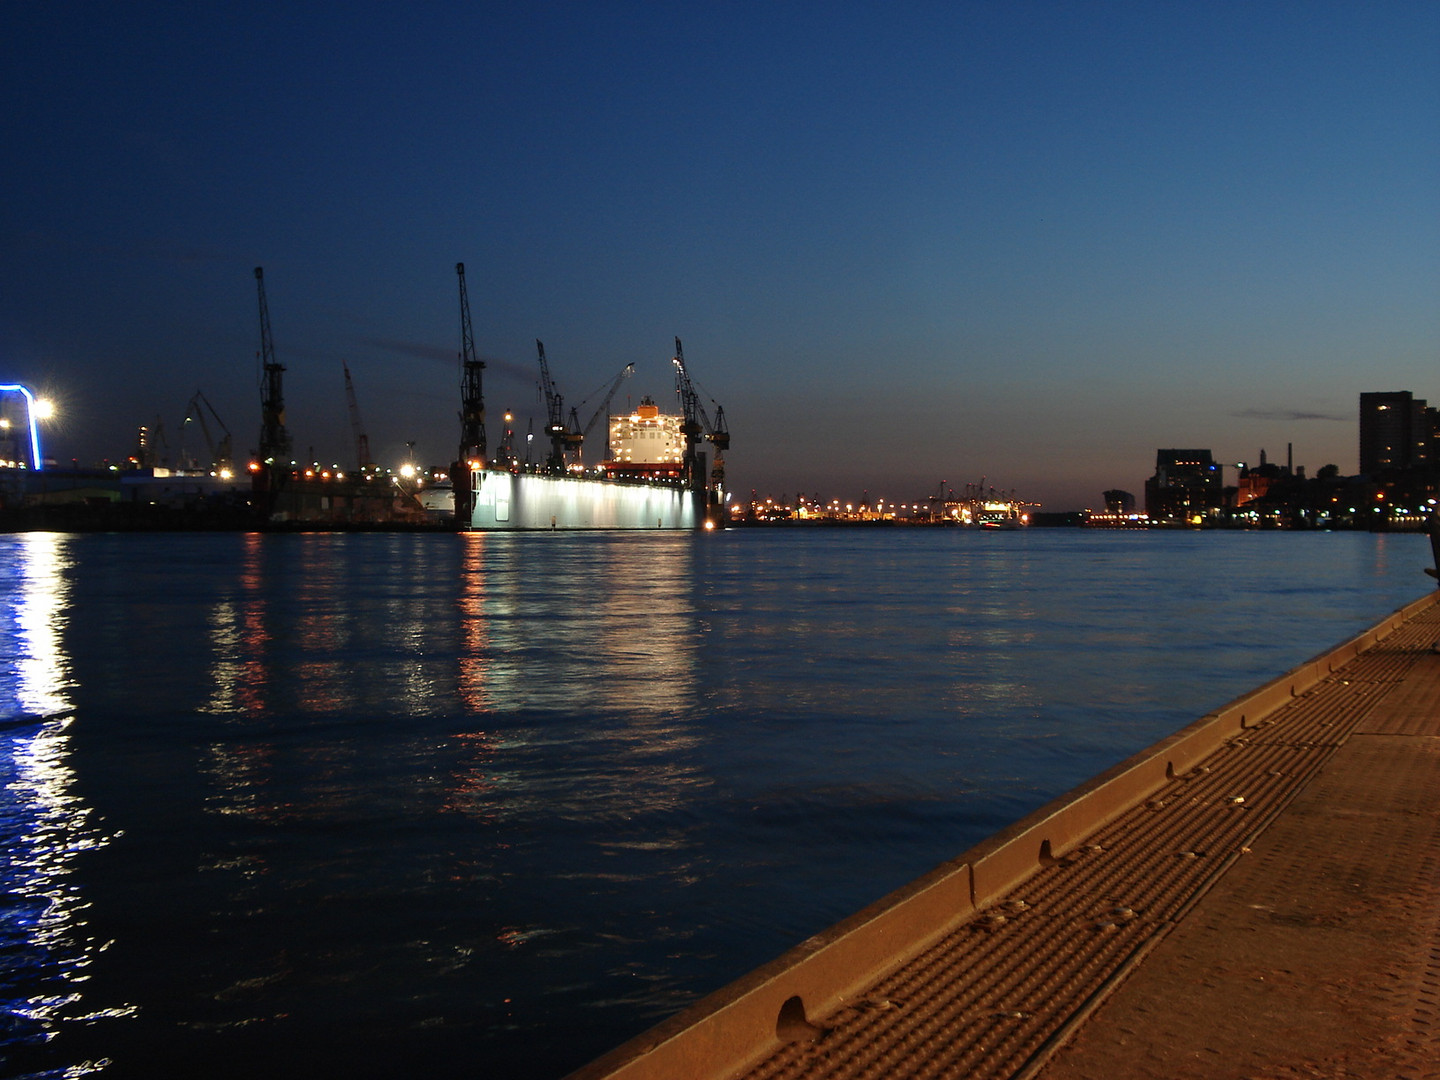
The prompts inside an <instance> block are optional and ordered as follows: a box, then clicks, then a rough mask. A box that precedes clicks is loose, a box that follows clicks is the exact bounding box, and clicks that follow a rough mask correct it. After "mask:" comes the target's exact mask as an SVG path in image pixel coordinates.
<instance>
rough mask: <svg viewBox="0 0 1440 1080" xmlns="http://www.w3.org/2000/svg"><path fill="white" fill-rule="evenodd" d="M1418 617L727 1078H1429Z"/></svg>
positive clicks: (1433, 999)
mask: <svg viewBox="0 0 1440 1080" xmlns="http://www.w3.org/2000/svg"><path fill="white" fill-rule="evenodd" d="M1437 641H1440V606H1436V607H1431V608H1428V609H1427V610H1426V611H1424V612H1422V613H1421V614H1419V615H1418V616H1416V617H1415V618H1413V619H1411V620H1410V621H1409V622H1408V623H1406V624H1405V625H1404V626H1403V627H1402V628H1401V629H1400V630H1398V631H1397V632H1395V633H1394V634H1392V635H1391V636H1390V637H1388V638H1386V639H1385V640H1384V641H1383V642H1382V643H1381V644H1380V645H1378V646H1377V647H1375V648H1374V649H1372V650H1370V651H1369V652H1367V653H1365V654H1363V655H1361V656H1360V657H1358V658H1357V659H1355V660H1353V661H1351V662H1350V663H1349V664H1347V665H1346V666H1345V667H1343V668H1342V669H1340V670H1338V671H1336V672H1335V673H1334V674H1332V675H1331V676H1330V677H1329V678H1327V679H1325V680H1323V681H1322V682H1321V683H1319V684H1318V685H1317V686H1315V687H1314V688H1313V689H1312V690H1310V691H1309V692H1307V693H1306V694H1304V695H1303V696H1301V697H1299V698H1296V699H1295V700H1294V701H1293V702H1291V703H1290V704H1289V705H1287V706H1285V707H1284V708H1282V709H1280V710H1278V711H1277V712H1275V713H1273V714H1271V715H1270V716H1269V717H1268V718H1266V720H1264V721H1263V722H1262V723H1261V725H1260V726H1258V727H1257V728H1255V729H1254V730H1253V731H1252V732H1249V733H1247V734H1246V735H1244V736H1242V737H1239V738H1236V739H1233V740H1232V741H1231V742H1229V743H1228V744H1227V745H1226V746H1225V747H1224V748H1222V749H1221V750H1220V751H1219V752H1217V753H1216V754H1214V755H1212V756H1211V757H1210V758H1209V759H1207V760H1206V761H1205V762H1204V763H1203V764H1202V765H1201V766H1199V767H1198V768H1196V769H1195V770H1193V771H1192V772H1191V773H1189V774H1187V775H1185V776H1182V777H1177V778H1175V779H1174V780H1173V782H1171V783H1170V784H1169V785H1167V786H1166V787H1165V788H1164V789H1163V790H1161V791H1160V792H1159V793H1158V794H1157V795H1156V796H1155V797H1153V798H1151V799H1150V800H1148V801H1147V802H1146V804H1145V805H1143V806H1141V807H1138V808H1136V809H1135V810H1133V811H1131V812H1129V813H1127V814H1125V815H1124V816H1123V817H1122V818H1120V819H1119V820H1118V821H1116V822H1114V823H1112V824H1111V825H1110V826H1108V827H1106V828H1104V829H1101V830H1099V831H1098V832H1097V833H1096V834H1095V835H1094V836H1092V837H1089V838H1088V839H1087V842H1086V843H1084V844H1082V845H1081V846H1080V847H1078V848H1077V849H1075V850H1073V851H1072V852H1070V853H1068V854H1066V855H1065V856H1064V857H1063V858H1061V859H1059V860H1057V861H1056V862H1055V863H1054V865H1052V866H1050V867H1048V868H1047V869H1045V870H1042V871H1041V872H1040V873H1039V874H1038V875H1036V876H1035V877H1033V878H1031V879H1030V880H1029V881H1027V882H1025V883H1024V884H1023V885H1022V886H1021V887H1020V888H1018V889H1016V890H1015V891H1014V892H1013V893H1012V894H1011V895H1010V896H1009V897H1008V898H1007V899H1006V900H1005V901H1003V902H1001V903H1000V904H998V905H995V906H993V907H991V908H990V909H988V911H987V912H986V913H984V914H982V915H981V916H979V917H977V918H976V919H974V920H972V921H971V922H970V923H968V924H966V925H964V926H962V927H961V928H960V929H959V930H957V931H956V932H954V933H952V934H951V935H949V936H948V937H947V938H945V939H944V940H942V941H941V942H940V943H938V944H937V945H935V946H934V947H932V948H931V949H929V950H928V951H927V952H925V953H923V954H922V955H921V956H919V957H918V958H916V959H915V960H914V961H912V962H911V963H909V964H907V965H906V966H905V967H903V968H902V969H900V970H899V971H897V972H895V973H894V974H891V975H889V976H887V977H886V978H883V979H881V980H880V981H878V982H877V983H875V984H874V985H872V986H871V987H869V988H868V990H867V991H866V992H865V993H864V994H863V995H861V996H860V997H859V998H858V999H856V1000H854V1001H853V1003H851V1004H849V1005H847V1006H846V1007H844V1008H842V1009H840V1010H838V1011H837V1012H835V1013H833V1014H832V1015H829V1016H825V1017H819V1018H817V1017H810V1018H809V1021H810V1023H811V1024H812V1025H813V1027H814V1029H815V1030H814V1032H813V1033H812V1034H811V1036H810V1037H809V1038H808V1039H806V1038H805V1037H803V1034H802V1037H801V1038H800V1039H797V1041H794V1042H792V1043H790V1044H789V1045H788V1046H786V1047H784V1048H783V1049H781V1050H780V1051H779V1052H778V1053H776V1054H774V1055H773V1056H771V1057H770V1058H769V1059H768V1060H766V1061H764V1062H762V1063H761V1064H760V1065H759V1066H757V1067H756V1068H754V1069H752V1070H751V1071H750V1072H749V1073H746V1074H745V1075H746V1076H748V1077H753V1078H756V1080H761V1078H776V1080H779V1078H785V1080H798V1078H801V1077H814V1078H821V1077H823V1078H827V1080H838V1078H842V1077H870V1078H876V1080H879V1078H892V1077H895V1078H898V1077H963V1078H966V1080H982V1078H989V1077H997V1078H998V1077H1006V1078H1025V1080H1080V1078H1093V1080H1129V1078H1133V1077H1166V1078H1181V1077H1197V1078H1198V1077H1204V1078H1206V1080H1218V1078H1225V1077H1236V1078H1241V1077H1243V1078H1262V1077H1263V1078H1286V1080H1291V1078H1297V1077H1351V1076H1353V1077H1367V1078H1368V1077H1406V1078H1424V1077H1430V1078H1440V653H1437V652H1434V651H1432V650H1433V649H1435V648H1436V646H1437Z"/></svg>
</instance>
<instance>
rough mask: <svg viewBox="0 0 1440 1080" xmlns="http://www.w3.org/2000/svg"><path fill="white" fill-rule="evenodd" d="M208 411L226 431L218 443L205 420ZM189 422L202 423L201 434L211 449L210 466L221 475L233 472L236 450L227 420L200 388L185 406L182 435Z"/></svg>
mask: <svg viewBox="0 0 1440 1080" xmlns="http://www.w3.org/2000/svg"><path fill="white" fill-rule="evenodd" d="M207 411H208V412H209V413H210V418H211V419H212V420H214V421H215V423H216V424H217V425H219V428H220V430H221V431H223V432H224V433H225V434H224V435H223V436H221V438H220V441H219V442H218V443H217V442H216V441H215V438H214V436H213V435H212V434H211V433H210V425H209V424H208V423H206V421H205V413H206V412H207ZM189 423H198V424H199V425H200V434H201V435H203V436H204V438H205V446H206V448H207V449H208V450H209V451H210V468H212V469H214V470H215V472H217V473H219V474H220V475H221V476H225V475H226V474H229V473H233V471H234V468H235V452H234V450H233V448H232V444H233V440H232V439H231V437H230V429H229V428H228V427H226V426H225V421H224V420H221V419H220V414H219V413H217V412H216V411H215V406H214V405H211V404H210V399H209V398H207V397H206V396H205V395H204V394H203V393H201V392H200V391H199V390H196V391H195V396H194V397H192V398H191V399H190V403H189V404H188V405H186V406H185V420H184V421H183V422H182V423H181V425H180V432H181V435H182V437H183V435H184V432H185V425H186V424H189Z"/></svg>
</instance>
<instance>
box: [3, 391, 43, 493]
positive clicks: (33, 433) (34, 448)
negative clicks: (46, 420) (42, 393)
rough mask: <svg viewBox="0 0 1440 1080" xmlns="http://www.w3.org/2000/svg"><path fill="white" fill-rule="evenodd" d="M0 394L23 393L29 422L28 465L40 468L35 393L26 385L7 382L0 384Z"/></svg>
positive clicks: (36, 469) (38, 429) (38, 426)
mask: <svg viewBox="0 0 1440 1080" xmlns="http://www.w3.org/2000/svg"><path fill="white" fill-rule="evenodd" d="M0 394H24V395H25V419H26V420H27V421H28V422H29V424H30V466H31V468H33V469H34V470H35V471H36V472H39V471H40V469H41V465H40V425H38V424H37V423H35V395H34V394H32V393H31V392H30V388H29V387H28V386H21V385H20V384H19V383H9V384H8V385H5V386H0Z"/></svg>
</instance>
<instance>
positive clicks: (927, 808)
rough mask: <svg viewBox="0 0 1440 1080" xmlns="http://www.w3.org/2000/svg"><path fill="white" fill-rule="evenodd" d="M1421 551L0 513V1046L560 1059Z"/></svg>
mask: <svg viewBox="0 0 1440 1080" xmlns="http://www.w3.org/2000/svg"><path fill="white" fill-rule="evenodd" d="M1428 563H1429V547H1428V544H1427V542H1426V539H1425V538H1424V537H1423V536H1419V535H1389V536H1386V535H1371V534H1364V533H1336V534H1328V533H1277V532H1270V533H1238V532H1237V533H1228V532H1225V533H1192V532H1174V533H1168V532H1167V533H1160V532H1098V531H1084V530H1078V529H1056V530H1040V529H1032V530H1023V531H1015V532H973V531H965V530H959V529H939V528H908V529H907V528H893V529H890V528H853V529H846V528H835V529H819V528H817V529H804V528H773V529H763V528H757V529H749V530H743V529H742V530H734V531H731V532H728V533H724V534H716V535H693V534H689V533H683V534H682V533H646V534H617V533H588V534H578V533H572V534H555V533H535V534H510V535H499V534H489V535H484V534H469V535H451V534H433V533H432V534H387V533H375V534H311V535H258V534H249V535H247V534H140V535H77V536H71V535H61V534H45V533H30V534H14V535H6V536H0V642H3V661H0V725H3V726H0V773H3V785H0V830H3V840H4V847H3V851H4V856H3V863H0V871H3V887H0V994H3V998H4V1011H3V1013H0V1025H3V1026H0V1057H3V1062H4V1064H3V1066H0V1075H3V1076H7V1077H21V1076H23V1077H56V1078H58V1077H73V1076H80V1075H84V1074H86V1073H98V1074H99V1075H100V1076H103V1077H126V1078H129V1077H166V1076H207V1077H229V1076H234V1077H240V1076H245V1077H251V1076H262V1075H284V1076H290V1075H307V1076H313V1077H329V1076H337V1077H338V1076H345V1077H391V1076H400V1075H423V1076H427V1077H452V1076H453V1077H527V1078H528V1077H540V1078H546V1077H559V1076H562V1075H564V1074H565V1073H566V1072H567V1071H569V1070H570V1069H572V1068H575V1067H577V1066H579V1065H581V1064H583V1063H584V1062H585V1061H587V1060H589V1059H590V1058H592V1057H594V1056H596V1055H597V1054H599V1053H601V1052H603V1051H605V1050H607V1049H609V1048H611V1047H612V1046H614V1045H616V1044H618V1043H619V1042H621V1041H623V1040H624V1039H626V1038H628V1037H629V1036H631V1035H633V1034H636V1033H637V1032H639V1031H641V1030H643V1029H644V1028H645V1027H648V1026H649V1025H651V1024H653V1023H655V1022H656V1021H658V1020H660V1019H662V1018H664V1017H665V1016H668V1015H670V1014H671V1013H673V1012H675V1011H676V1010H677V1009H679V1008H681V1007H683V1006H684V1005H685V1004H687V1003H689V1002H691V1001H693V1000H695V999H697V998H698V997H700V996H702V995H704V994H705V993H707V992H708V991H710V990H713V989H715V988H717V987H719V986H721V985H723V984H724V983H726V982H727V981H729V980H731V979H732V978H734V977H736V976H738V975H741V974H743V973H744V972H746V971H748V970H750V969H751V968H753V967H755V966H756V965H758V964H760V963H763V962H765V961H767V960H769V959H772V958H773V957H775V956H776V955H778V954H779V953H780V952H782V951H783V950H785V949H786V948H788V947H789V946H791V945H793V944H795V943H796V942H798V941H799V940H801V939H802V938H804V937H805V936H807V935H808V934H811V933H813V932H815V931H817V930H820V929H822V928H824V927H825V926H827V925H829V924H830V923H832V922H834V921H836V920H837V919H840V918H842V917H844V916H845V915H848V914H849V913H851V912H852V911H854V910H855V909H857V908H859V907H861V906H862V905H864V904H866V903H868V902H870V901H872V900H875V899H877V898H878V897H880V896H882V895H883V894H884V893H886V892H888V891H890V890H891V889H893V888H895V887H897V886H899V885H901V884H904V883H905V882H906V881H908V880H910V879H912V878H914V877H915V876H917V875H919V874H920V873H923V872H924V871H926V870H928V869H930V868H931V867H932V866H934V865H935V864H936V863H938V862H939V861H941V860H942V859H945V858H948V857H951V856H953V855H955V854H957V853H959V852H960V851H962V850H963V849H965V848H967V847H969V846H970V845H972V844H974V843H976V842H977V841H979V840H981V839H983V838H985V837H986V836H988V835H990V834H992V833H993V832H995V831H996V830H998V829H1000V828H1002V827H1003V826H1005V825H1006V824H1008V823H1009V822H1011V821H1014V820H1015V819H1016V818H1018V817H1020V816H1022V815H1023V814H1025V813H1027V812H1028V811H1030V810H1032V809H1034V808H1035V807H1037V806H1039V805H1041V804H1042V803H1044V802H1046V801H1048V800H1049V799H1051V798H1053V797H1055V796H1056V795H1059V794H1061V793H1063V792H1064V791H1066V790H1067V789H1069V788H1071V787H1073V786H1074V785H1076V784H1078V783H1080V782H1081V781H1083V780H1085V779H1088V778H1089V777H1090V776H1093V775H1094V774H1095V773H1097V772H1099V771H1101V770H1102V769H1104V768H1106V767H1107V766H1109V765H1111V764H1113V763H1114V762H1116V761H1118V760H1120V759H1122V758H1124V757H1126V756H1127V755H1129V754H1131V753H1133V752H1134V751H1136V750H1138V749H1140V748H1142V747H1144V746H1146V745H1148V744H1150V743H1152V742H1154V741H1155V740H1157V739H1159V738H1161V737H1163V736H1165V735H1166V734H1168V733H1170V732H1172V731H1174V730H1175V729H1177V728H1179V727H1181V726H1183V725H1184V724H1187V723H1189V722H1190V721H1192V720H1194V719H1196V718H1198V717H1199V716H1201V715H1202V714H1204V713H1205V712H1207V711H1209V710H1210V709H1212V708H1214V707H1216V706H1218V705H1220V704H1222V703H1224V702H1225V701H1228V700H1229V699H1231V698H1233V697H1235V696H1237V695H1239V694H1241V693H1243V692H1244V691H1247V690H1249V689H1251V688H1253V687H1255V686H1257V685H1259V684H1260V683H1262V682H1264V681H1266V680H1268V679H1270V678H1272V677H1273V676H1276V675H1278V674H1280V673H1281V672H1283V671H1284V670H1286V669H1288V668H1290V667H1292V666H1294V665H1295V664H1297V663H1299V662H1301V661H1303V660H1305V659H1307V658H1309V657H1311V656H1313V655H1315V654H1317V653H1319V652H1321V651H1322V650H1323V649H1325V648H1327V647H1329V646H1331V645H1334V644H1336V643H1338V642H1340V641H1342V640H1344V639H1346V638H1348V637H1350V636H1352V635H1354V634H1355V633H1357V632H1359V631H1360V630H1362V629H1364V628H1365V627H1367V626H1369V625H1371V624H1372V623H1374V622H1375V621H1377V620H1378V619H1379V618H1380V617H1382V616H1383V615H1385V614H1387V613H1389V612H1390V611H1392V610H1394V609H1395V608H1397V607H1399V606H1400V605H1402V604H1403V603H1405V602H1408V601H1409V600H1412V599H1414V598H1416V597H1417V596H1419V595H1420V594H1422V593H1423V592H1425V591H1426V590H1427V589H1428V588H1430V587H1432V585H1433V582H1432V581H1431V580H1430V579H1429V578H1426V577H1425V576H1424V575H1423V574H1422V568H1423V567H1424V566H1426V565H1427V564H1428Z"/></svg>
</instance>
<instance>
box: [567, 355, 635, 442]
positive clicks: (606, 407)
mask: <svg viewBox="0 0 1440 1080" xmlns="http://www.w3.org/2000/svg"><path fill="white" fill-rule="evenodd" d="M634 374H635V365H634V364H626V365H625V366H624V367H623V368H621V369H620V374H618V375H616V376H615V379H614V381H613V382H611V383H610V389H609V390H606V391H605V396H604V397H603V398H601V399H600V404H599V406H597V407H596V409H595V411H594V413H592V414H591V416H590V420H589V421H588V422H587V423H586V425H585V428H584V430H583V431H581V433H580V442H581V444H582V446H583V444H584V442H585V440H586V439H588V438H590V433H591V432H592V431H594V430H595V425H596V424H597V423H599V421H600V418H601V417H602V416H606V415H607V414H608V413H609V412H610V402H611V401H613V400H614V398H615V392H616V391H617V390H619V389H620V384H621V383H622V382H624V381H625V380H626V379H628V378H629V377H630V376H631V375H634ZM602 389H603V388H602ZM599 392H600V391H599V390H597V391H595V394H598V393H599ZM595 394H591V395H590V397H587V398H586V399H585V401H582V402H581V403H580V404H581V405H584V404H585V402H586V401H589V400H590V398H592V397H594V396H595ZM577 426H578V425H577ZM609 456H610V425H609V424H608V423H607V424H606V425H605V453H604V454H602V455H601V458H602V460H603V459H604V458H607V457H609Z"/></svg>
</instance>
